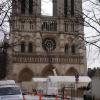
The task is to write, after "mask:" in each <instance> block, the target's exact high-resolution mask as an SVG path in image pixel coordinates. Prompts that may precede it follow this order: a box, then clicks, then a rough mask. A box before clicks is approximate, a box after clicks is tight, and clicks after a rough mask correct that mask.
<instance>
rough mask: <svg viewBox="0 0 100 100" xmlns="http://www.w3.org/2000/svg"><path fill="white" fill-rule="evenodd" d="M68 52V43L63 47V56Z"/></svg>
mask: <svg viewBox="0 0 100 100" xmlns="http://www.w3.org/2000/svg"><path fill="white" fill-rule="evenodd" d="M68 51H69V45H68V43H67V44H66V45H65V54H68Z"/></svg>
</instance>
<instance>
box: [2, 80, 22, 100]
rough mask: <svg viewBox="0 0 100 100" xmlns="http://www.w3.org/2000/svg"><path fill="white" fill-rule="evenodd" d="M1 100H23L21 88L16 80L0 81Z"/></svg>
mask: <svg viewBox="0 0 100 100" xmlns="http://www.w3.org/2000/svg"><path fill="white" fill-rule="evenodd" d="M0 100H23V96H22V92H21V90H20V87H19V86H17V85H16V84H15V81H14V80H6V81H0Z"/></svg>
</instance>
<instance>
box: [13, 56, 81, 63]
mask: <svg viewBox="0 0 100 100" xmlns="http://www.w3.org/2000/svg"><path fill="white" fill-rule="evenodd" d="M13 62H15V63H59V64H62V63H65V64H82V63H83V56H81V55H79V56H76V55H71V56H69V55H68V56H66V55H57V54H55V55H46V54H41V55H35V54H33V55H27V54H24V55H23V54H13Z"/></svg>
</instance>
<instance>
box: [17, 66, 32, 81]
mask: <svg viewBox="0 0 100 100" xmlns="http://www.w3.org/2000/svg"><path fill="white" fill-rule="evenodd" d="M32 77H33V72H32V71H31V70H30V69H29V68H24V69H23V70H22V71H21V72H20V73H19V77H18V81H19V82H24V81H31V80H32Z"/></svg>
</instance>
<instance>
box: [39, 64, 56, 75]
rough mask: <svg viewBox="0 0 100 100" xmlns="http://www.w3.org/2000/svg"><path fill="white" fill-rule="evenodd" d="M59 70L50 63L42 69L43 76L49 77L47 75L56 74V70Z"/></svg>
mask: <svg viewBox="0 0 100 100" xmlns="http://www.w3.org/2000/svg"><path fill="white" fill-rule="evenodd" d="M54 69H55V72H56V71H57V69H56V68H55V67H54V66H53V65H48V66H46V67H45V68H44V69H43V70H42V73H41V74H42V76H43V77H47V76H54V74H55V72H54Z"/></svg>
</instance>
